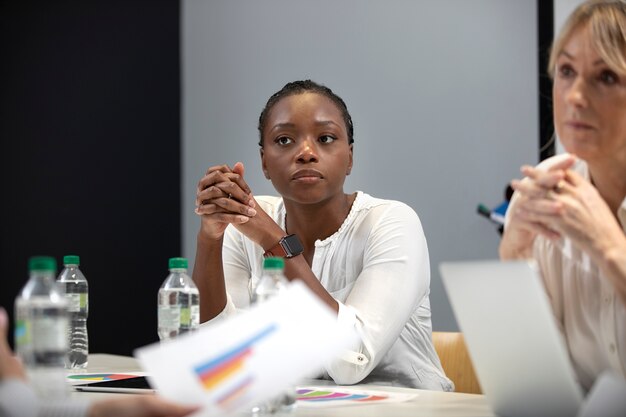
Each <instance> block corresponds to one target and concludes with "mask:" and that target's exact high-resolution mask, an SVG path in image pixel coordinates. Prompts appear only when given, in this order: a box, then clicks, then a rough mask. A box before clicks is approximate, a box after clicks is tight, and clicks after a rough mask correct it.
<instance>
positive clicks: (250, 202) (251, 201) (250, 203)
mask: <svg viewBox="0 0 626 417" xmlns="http://www.w3.org/2000/svg"><path fill="white" fill-rule="evenodd" d="M248 205H249V206H250V207H252V208H254V207H256V204H254V199H252V198H250V200H248Z"/></svg>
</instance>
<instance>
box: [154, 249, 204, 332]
mask: <svg viewBox="0 0 626 417" xmlns="http://www.w3.org/2000/svg"><path fill="white" fill-rule="evenodd" d="M169 269H170V274H169V275H168V276H167V278H166V279H165V281H164V282H163V285H161V288H160V289H159V300H158V320H159V338H160V339H161V340H166V339H171V338H173V337H176V336H178V335H180V334H182V333H186V332H191V331H195V330H197V329H198V326H199V325H200V293H199V291H198V288H197V287H196V284H194V283H193V281H192V280H191V278H190V277H189V275H187V259H186V258H170V260H169Z"/></svg>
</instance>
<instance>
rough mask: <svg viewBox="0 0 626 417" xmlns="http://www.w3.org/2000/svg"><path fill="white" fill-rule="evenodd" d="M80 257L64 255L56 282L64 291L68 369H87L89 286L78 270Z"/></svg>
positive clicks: (66, 362) (66, 363) (66, 364)
mask: <svg viewBox="0 0 626 417" xmlns="http://www.w3.org/2000/svg"><path fill="white" fill-rule="evenodd" d="M79 265H80V257H79V256H77V255H65V256H64V257H63V266H64V268H63V271H61V273H60V274H59V278H58V282H59V283H61V285H62V286H63V289H64V290H65V298H66V299H67V311H68V315H69V323H70V327H69V331H68V341H69V351H68V354H67V358H66V361H65V366H66V367H67V368H69V369H80V368H86V367H87V358H88V356H89V336H88V334H87V316H88V315H89V286H88V284H87V280H86V279H85V276H84V275H83V273H82V272H81V271H80V269H78V267H79Z"/></svg>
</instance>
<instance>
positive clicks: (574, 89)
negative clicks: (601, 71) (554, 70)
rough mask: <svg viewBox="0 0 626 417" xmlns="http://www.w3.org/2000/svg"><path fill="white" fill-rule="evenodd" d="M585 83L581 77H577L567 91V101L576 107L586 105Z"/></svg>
mask: <svg viewBox="0 0 626 417" xmlns="http://www.w3.org/2000/svg"><path fill="white" fill-rule="evenodd" d="M587 87H588V86H587V83H586V81H585V80H584V79H583V78H582V77H577V78H576V79H575V80H574V82H573V83H572V86H571V87H570V89H569V90H568V91H567V95H566V99H567V102H568V103H570V104H572V105H574V106H576V107H587V94H588V91H587Z"/></svg>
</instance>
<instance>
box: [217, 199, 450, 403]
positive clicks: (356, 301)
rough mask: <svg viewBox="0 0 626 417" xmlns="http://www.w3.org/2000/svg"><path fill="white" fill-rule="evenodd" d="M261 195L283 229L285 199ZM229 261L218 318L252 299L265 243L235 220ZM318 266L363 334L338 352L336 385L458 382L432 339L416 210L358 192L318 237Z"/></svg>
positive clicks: (443, 385)
mask: <svg viewBox="0 0 626 417" xmlns="http://www.w3.org/2000/svg"><path fill="white" fill-rule="evenodd" d="M256 200H257V202H258V203H259V205H260V206H261V207H262V208H263V210H264V211H265V212H266V213H267V214H268V215H269V216H270V217H272V218H273V219H274V220H275V221H276V222H277V224H278V225H280V226H281V227H282V228H283V229H284V228H285V207H284V204H283V200H282V198H279V197H268V196H259V197H256ZM223 260H224V275H225V277H226V290H227V297H228V301H227V304H226V307H225V308H224V311H222V312H221V313H220V314H219V315H218V316H217V317H216V318H214V319H213V320H216V319H219V318H221V317H224V316H227V315H230V314H234V313H236V311H237V310H238V309H246V308H247V307H248V306H249V305H250V299H251V291H252V288H254V286H255V285H256V283H257V282H258V280H259V278H260V277H261V274H262V266H263V249H262V248H261V247H260V246H258V245H257V244H255V243H254V242H252V241H250V240H249V239H247V238H246V237H245V236H244V235H243V234H241V233H240V232H239V231H237V230H236V229H235V228H234V227H231V226H229V227H228V228H227V230H226V233H225V236H224V245H223ZM311 269H312V271H313V273H314V274H315V276H316V277H317V278H318V279H319V280H320V282H321V284H322V285H323V286H324V288H326V290H327V291H328V292H329V293H330V294H331V295H332V296H333V297H334V298H335V299H336V300H337V302H338V303H339V314H338V320H339V321H340V322H346V323H349V324H351V325H352V326H354V327H355V328H356V330H357V333H358V334H359V335H360V343H359V345H358V346H355V348H354V351H353V352H350V353H349V354H346V355H342V356H341V357H338V358H335V360H333V361H332V362H331V364H330V365H328V366H327V367H326V375H324V376H323V377H329V378H332V379H333V380H334V381H335V382H336V383H337V384H356V383H359V382H361V383H376V384H387V385H398V386H405V387H412V388H423V389H432V390H444V391H451V390H453V389H454V386H453V384H452V382H451V381H450V380H449V379H448V378H446V376H445V374H444V372H443V370H442V368H441V364H440V362H439V358H438V357H437V354H436V352H435V349H434V347H433V344H432V336H431V330H432V329H431V327H432V325H431V320H430V301H429V292H430V288H429V287H430V265H429V260H428V248H427V246H426V238H425V236H424V231H423V229H422V226H421V223H420V221H419V218H418V216H417V214H416V213H415V211H414V210H413V209H411V208H410V207H409V206H407V205H406V204H403V203H400V202H397V201H391V200H382V199H377V198H373V197H371V196H369V195H368V194H365V193H363V192H360V191H359V192H357V196H356V199H355V201H354V203H353V205H352V208H351V210H350V213H349V214H348V216H347V218H346V219H345V221H344V222H343V224H342V225H341V227H340V228H339V230H338V231H337V232H335V233H334V234H333V235H332V236H330V237H328V238H326V239H324V240H321V241H320V240H318V241H316V242H315V254H314V256H313V264H312V266H311Z"/></svg>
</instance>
